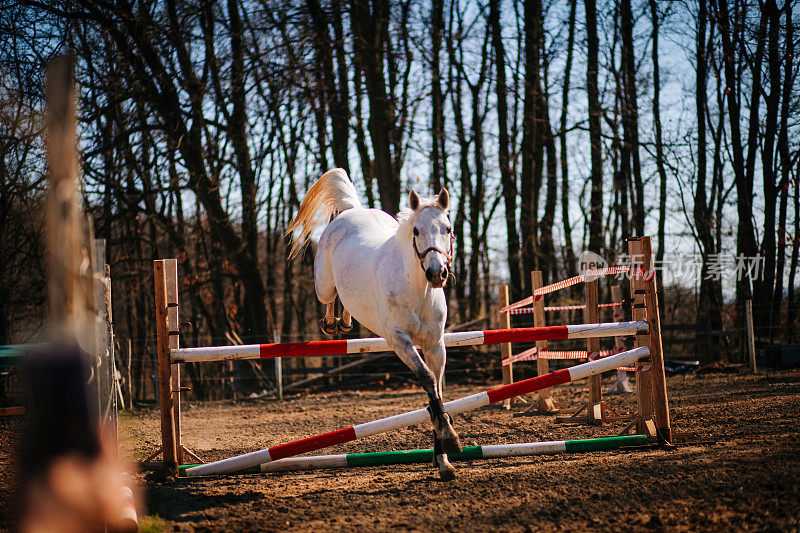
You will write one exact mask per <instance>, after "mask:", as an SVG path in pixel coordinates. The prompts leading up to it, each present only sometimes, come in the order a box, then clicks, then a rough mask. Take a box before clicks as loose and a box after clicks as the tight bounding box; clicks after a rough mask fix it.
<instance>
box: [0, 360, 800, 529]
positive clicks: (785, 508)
mask: <svg viewBox="0 0 800 533" xmlns="http://www.w3.org/2000/svg"><path fill="white" fill-rule="evenodd" d="M609 385H610V380H609V379H606V380H604V383H603V387H604V389H605V388H607V387H608V386H609ZM584 386H585V385H584V384H579V385H571V386H568V387H560V388H559V389H558V390H557V392H556V397H557V398H558V399H559V400H560V401H561V402H562V403H564V404H565V405H568V406H569V405H573V406H574V405H578V404H579V402H580V401H581V398H582V397H583V394H584ZM485 388H486V387H480V386H469V387H467V386H460V387H451V388H449V389H448V390H447V394H446V396H447V397H448V398H449V399H452V398H457V397H461V396H464V395H467V394H470V393H473V392H478V391H479V390H483V389H485ZM668 389H669V394H670V401H671V404H670V407H671V414H672V419H673V425H674V427H675V429H676V430H677V431H680V432H691V433H695V434H696V437H695V438H693V439H691V440H692V441H693V442H690V443H689V444H685V445H679V446H678V447H677V448H676V449H674V450H661V449H649V450H644V451H624V452H602V453H600V452H597V453H589V454H581V455H570V456H564V455H562V456H549V457H538V458H524V457H523V458H512V459H495V460H481V461H475V462H472V463H456V464H455V466H456V469H457V471H458V473H457V479H456V480H455V481H453V482H449V483H443V482H441V481H439V479H438V474H437V473H436V472H435V470H434V469H433V467H432V466H429V465H398V466H390V467H369V468H360V469H344V470H327V471H314V472H288V473H281V474H265V475H251V476H229V477H221V478H213V479H212V478H206V479H193V480H177V481H166V482H164V481H160V480H157V478H158V476H154V475H153V474H152V473H150V474H149V475H148V474H146V473H144V474H142V475H140V476H139V478H140V479H141V480H143V482H144V493H145V496H146V498H145V499H146V502H145V505H146V511H144V510H143V514H144V515H145V516H144V517H143V524H144V525H145V526H147V528H148V529H150V530H160V529H161V530H167V531H278V530H288V531H321V530H336V531H340V530H344V531H363V530H367V529H369V530H376V531H385V530H414V531H450V530H461V531H539V530H548V531H549V530H568V531H578V530H626V531H627V530H648V531H653V530H656V531H667V530H668V531H684V530H714V531H730V530H765V529H767V530H783V531H792V530H794V531H796V530H798V529H800V453H799V452H800V370H793V371H765V372H763V373H760V374H759V375H758V376H751V375H747V374H704V375H699V376H696V377H695V376H688V377H683V376H679V377H673V378H669V380H668ZM607 400H608V402H609V404H610V405H611V406H612V407H613V408H614V409H615V410H617V411H618V412H620V413H624V412H628V411H630V410H632V408H633V406H634V405H633V404H634V402H633V398H632V395H629V396H627V397H625V398H624V399H623V398H620V397H618V396H609V397H607ZM424 402H425V398H424V394H422V393H421V392H419V391H418V389H417V388H408V389H403V390H394V391H385V392H379V391H365V392H346V393H342V392H339V393H329V394H311V395H298V396H293V397H291V398H288V399H287V400H286V401H284V402H282V403H279V402H277V401H274V400H259V401H253V402H240V403H239V404H232V403H230V402H226V403H214V404H194V405H192V404H189V405H185V406H184V407H185V414H184V417H183V434H184V442H185V444H186V445H187V446H189V447H190V448H191V449H193V450H195V451H197V452H198V453H200V454H201V455H202V456H203V457H204V458H205V459H207V460H211V459H220V458H224V457H228V456H231V455H234V454H239V453H245V452H249V451H253V450H256V449H259V448H264V447H268V446H271V445H275V444H281V443H284V442H288V441H291V440H295V439H299V438H303V437H308V436H311V435H314V434H317V433H322V432H327V431H331V430H335V429H340V428H343V427H347V426H349V425H352V424H355V423H360V422H365V421H368V420H372V419H375V418H380V417H384V416H389V415H392V414H396V413H400V412H404V411H407V410H410V409H415V408H418V407H420V406H423V405H424ZM522 410H524V407H521V408H515V409H514V410H513V411H511V412H508V411H503V410H500V409H498V408H486V409H484V410H480V411H475V412H471V413H465V414H462V415H459V416H456V417H455V423H456V427H457V429H458V431H459V432H460V434H461V438H462V441H463V443H464V444H465V445H475V444H500V443H511V442H528V441H538V440H557V439H572V438H586V437H593V436H610V435H615V434H616V433H617V432H619V431H620V430H621V428H622V427H623V425H624V424H623V423H622V422H617V423H613V424H606V425H604V426H602V427H593V428H592V427H587V426H585V425H579V426H569V425H565V424H559V423H556V421H555V419H554V417H543V416H533V417H529V416H526V417H515V416H514V413H515V412H516V413H519V412H520V411H522ZM20 427H21V426H20V423H19V421H13V420H9V419H7V420H1V419H0V439H1V440H0V442H2V443H3V444H2V446H0V448H1V449H0V475H2V480H3V481H2V483H1V485H2V487H0V504H2V505H0V528H3V527H10V522H9V514H8V509H9V505H10V499H11V495H12V494H13V491H12V488H11V486H10V481H9V479H13V476H9V475H8V474H9V472H10V469H9V462H10V460H11V459H10V457H11V456H10V449H12V448H13V445H14V443H15V442H16V440H17V439H16V435H17V434H18V432H19V429H20ZM158 428H159V423H158V412H157V411H156V410H139V411H137V412H134V413H127V414H125V415H124V417H123V420H122V423H121V431H122V434H123V436H124V438H123V442H124V444H123V445H124V453H125V454H126V456H127V457H128V458H129V459H132V460H142V459H143V458H144V457H146V456H147V455H148V454H149V453H150V452H152V451H153V450H154V449H155V448H156V446H157V445H158V443H159V429H158ZM430 446H431V437H430V429H429V427H427V426H426V427H424V428H423V427H411V428H406V429H404V430H401V431H397V432H394V433H391V434H385V435H377V436H373V437H369V438H367V439H364V440H362V441H356V442H353V443H349V444H348V445H345V446H339V447H337V448H331V449H328V450H326V451H325V452H321V453H349V452H362V451H385V450H398V449H409V448H427V447H430Z"/></svg>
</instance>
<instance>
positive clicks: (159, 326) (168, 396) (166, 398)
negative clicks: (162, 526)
mask: <svg viewBox="0 0 800 533" xmlns="http://www.w3.org/2000/svg"><path fill="white" fill-rule="evenodd" d="M165 270H166V265H165V261H164V260H163V259H158V260H156V261H153V278H154V281H155V288H156V295H155V304H156V349H157V354H158V392H159V406H160V408H161V451H162V453H163V454H164V464H165V465H166V466H167V467H168V468H170V469H171V470H173V471H174V473H175V475H177V474H178V462H177V451H176V449H175V448H176V447H175V421H174V418H173V410H172V405H173V398H172V386H171V383H170V382H171V381H172V369H171V368H170V366H171V365H170V360H169V344H170V340H169V326H168V320H167V276H166V271H165Z"/></svg>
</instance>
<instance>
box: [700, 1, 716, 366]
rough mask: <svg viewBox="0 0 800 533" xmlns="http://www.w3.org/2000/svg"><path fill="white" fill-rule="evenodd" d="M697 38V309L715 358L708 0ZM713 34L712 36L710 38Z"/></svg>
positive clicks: (704, 337)
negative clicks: (708, 140)
mask: <svg viewBox="0 0 800 533" xmlns="http://www.w3.org/2000/svg"><path fill="white" fill-rule="evenodd" d="M699 8H700V10H699V13H698V21H697V22H698V26H697V41H696V63H697V76H696V82H695V111H696V113H697V177H696V188H695V195H694V210H693V214H694V226H695V231H696V232H697V240H698V243H699V245H700V253H701V256H702V266H701V269H700V294H699V297H698V309H697V329H698V330H699V331H704V332H707V334H706V335H702V334H699V335H698V341H700V342H698V349H701V347H702V346H703V345H706V346H708V347H709V349H710V350H711V353H709V357H710V358H711V360H712V361H718V360H720V358H721V355H722V354H721V343H720V341H719V334H718V333H715V332H718V331H720V330H721V329H722V316H721V302H717V301H716V296H717V292H718V291H717V288H716V284H718V283H720V280H718V279H714V275H713V274H711V273H710V269H711V262H712V260H713V258H714V257H716V255H715V254H716V253H717V250H716V247H715V240H714V235H713V223H714V218H713V212H714V209H713V203H714V197H713V196H712V198H711V199H710V200H709V199H708V195H707V191H706V175H707V153H708V146H707V143H706V109H707V105H708V104H707V100H708V97H707V90H706V80H707V71H708V60H707V56H706V27H707V23H708V14H707V9H706V0H699ZM710 38H711V37H709V39H710Z"/></svg>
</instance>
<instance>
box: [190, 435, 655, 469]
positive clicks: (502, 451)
mask: <svg viewBox="0 0 800 533" xmlns="http://www.w3.org/2000/svg"><path fill="white" fill-rule="evenodd" d="M647 442H648V441H647V436H646V435H625V436H621V437H602V438H596V439H576V440H555V441H547V442H523V443H515V444H494V445H484V446H466V447H464V450H463V451H462V452H461V453H455V454H451V455H448V456H447V457H448V459H450V460H451V461H471V460H474V459H499V458H503V457H530V456H534V455H552V454H558V453H580V452H599V451H606V450H618V449H619V448H621V447H625V446H644V445H646V444H647ZM432 460H433V450H432V449H427V450H397V451H390V452H371V453H348V454H337V455H314V456H310V457H289V458H286V459H278V460H277V461H271V462H268V463H262V464H260V465H258V466H254V467H252V468H245V469H243V470H237V471H235V472H230V473H231V474H262V473H267V472H289V471H295V470H317V469H323V468H354V467H359V466H388V465H401V464H412V463H430V462H431V461H432ZM195 466H197V465H185V466H180V467H178V468H179V471H180V473H181V475H186V470H188V469H190V468H194V467H195Z"/></svg>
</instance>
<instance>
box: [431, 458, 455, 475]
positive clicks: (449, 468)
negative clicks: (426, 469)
mask: <svg viewBox="0 0 800 533" xmlns="http://www.w3.org/2000/svg"><path fill="white" fill-rule="evenodd" d="M433 462H434V465H435V466H438V467H439V477H440V478H442V481H453V480H454V479H455V478H456V469H455V468H453V465H451V464H450V461H448V460H447V456H446V455H437V456H435V457H434V458H433Z"/></svg>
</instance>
